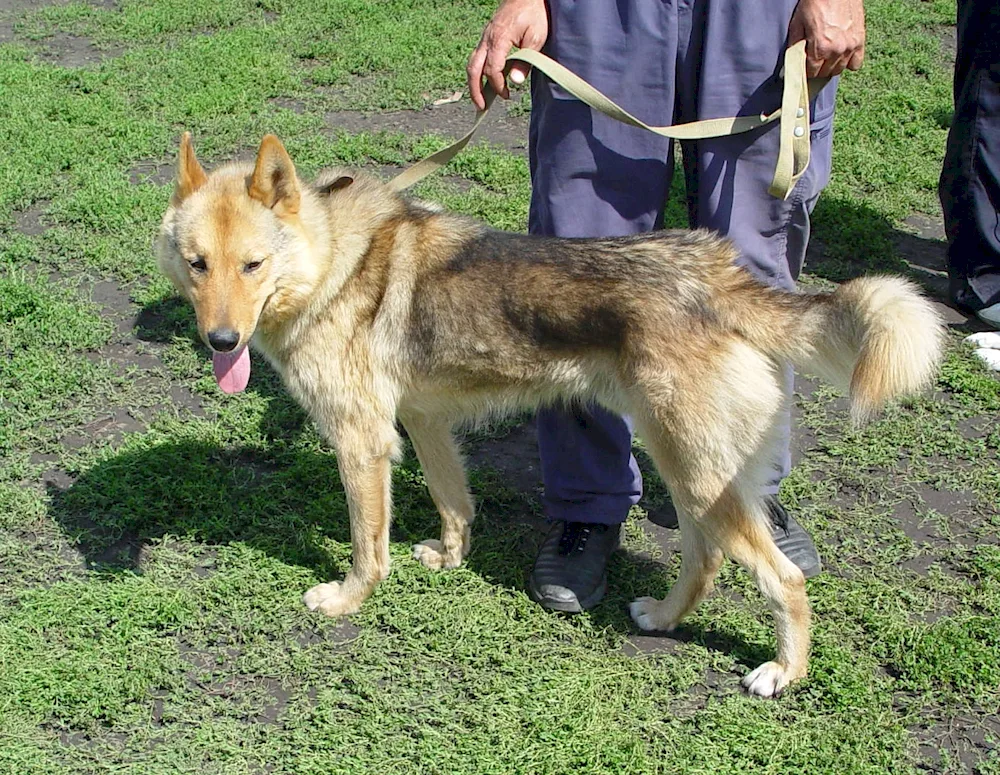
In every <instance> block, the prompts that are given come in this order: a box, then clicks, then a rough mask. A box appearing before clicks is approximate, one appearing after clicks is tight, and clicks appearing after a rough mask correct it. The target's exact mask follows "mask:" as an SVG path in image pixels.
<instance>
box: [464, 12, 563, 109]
mask: <svg viewBox="0 0 1000 775" xmlns="http://www.w3.org/2000/svg"><path fill="white" fill-rule="evenodd" d="M548 36H549V17H548V15H547V13H546V10H545V0H504V1H503V2H502V3H501V4H500V7H499V8H497V11H496V13H495V14H493V18H492V19H491V20H490V23H489V24H487V25H486V29H485V30H483V36H482V38H480V39H479V45H478V46H476V50H475V51H473V52H472V56H470V57H469V65H468V67H466V68H465V72H466V73H467V75H468V77H469V96H470V97H472V101H473V103H475V105H476V107H477V108H479V109H480V110H482V109H483V108H484V107H486V100H485V99H484V98H483V78H484V77H485V78H486V80H487V81H489V83H490V85H491V86H492V87H493V89H494V91H496V93H497V94H499V95H500V96H501V97H503V98H504V99H507V98H509V97H510V93H509V92H508V91H507V83H506V81H505V80H504V77H503V68H504V63H505V62H506V60H507V54H509V53H510V50H511V48H513V47H514V46H517V47H518V48H530V49H534V50H535V51H539V50H541V48H542V46H543V45H544V44H545V39H546V38H547V37H548ZM530 69H531V66H530V65H526V64H524V63H523V62H515V63H514V64H513V65H512V66H511V68H510V79H511V81H513V82H514V83H523V82H524V79H525V77H526V76H527V74H528V70H530Z"/></svg>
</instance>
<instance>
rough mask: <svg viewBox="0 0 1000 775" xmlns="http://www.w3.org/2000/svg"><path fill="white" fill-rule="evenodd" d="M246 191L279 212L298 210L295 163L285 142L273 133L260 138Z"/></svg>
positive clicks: (298, 191) (297, 185) (285, 213)
mask: <svg viewBox="0 0 1000 775" xmlns="http://www.w3.org/2000/svg"><path fill="white" fill-rule="evenodd" d="M247 193H248V194H249V195H250V198H251V199H256V200H257V201H258V202H260V203H261V204H262V205H264V207H268V208H270V209H272V210H274V211H275V212H276V213H277V214H278V215H279V216H280V215H294V214H295V213H297V212H298V211H299V203H300V201H301V196H302V195H301V192H300V189H299V179H298V178H297V177H296V175H295V165H294V164H292V159H291V157H290V156H289V155H288V151H286V150H285V146H283V145H282V144H281V141H280V140H279V139H278V138H277V137H275V136H274V135H267V136H265V137H264V139H263V140H261V143H260V149H259V150H258V151H257V164H256V166H255V167H254V170H253V175H252V176H251V177H250V183H249V185H248V186H247Z"/></svg>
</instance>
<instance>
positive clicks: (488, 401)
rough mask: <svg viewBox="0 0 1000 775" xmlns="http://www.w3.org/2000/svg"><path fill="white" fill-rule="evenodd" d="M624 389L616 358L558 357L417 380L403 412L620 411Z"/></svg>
mask: <svg viewBox="0 0 1000 775" xmlns="http://www.w3.org/2000/svg"><path fill="white" fill-rule="evenodd" d="M622 394H623V388H622V385H621V380H620V378H619V376H618V372H617V364H616V363H615V362H614V361H613V359H611V358H610V357H607V356H603V355H591V356H589V357H573V358H553V359H552V360H549V361H547V362H544V363H540V364H531V365H524V364H516V363H511V364H508V365H507V367H506V368H498V367H496V366H494V365H492V364H491V366H490V367H483V368H475V367H471V366H470V365H469V364H466V365H464V366H463V367H461V368H458V367H447V368H442V369H439V370H436V371H434V372H433V373H430V374H426V375H423V376H421V377H420V378H419V379H417V380H415V381H414V383H413V384H412V386H411V388H410V390H408V391H407V392H406V394H405V396H404V398H403V401H402V406H401V409H402V410H403V411H415V412H419V413H422V414H433V415H442V416H448V417H451V418H453V419H454V420H456V421H459V420H474V419H478V418H482V417H487V416H495V415H503V414H509V413H512V412H517V411H523V410H525V409H534V408H536V407H538V406H540V405H546V404H554V403H559V402H565V401H572V400H581V401H585V402H586V401H597V402H598V403H601V404H604V405H605V406H608V407H610V408H613V409H617V410H619V411H620V407H621V406H622V405H623V403H624V401H623V395H622Z"/></svg>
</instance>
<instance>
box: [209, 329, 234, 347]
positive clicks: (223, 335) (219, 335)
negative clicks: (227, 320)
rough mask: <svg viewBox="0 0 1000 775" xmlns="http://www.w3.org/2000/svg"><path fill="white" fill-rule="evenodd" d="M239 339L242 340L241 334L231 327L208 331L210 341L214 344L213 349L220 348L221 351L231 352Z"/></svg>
mask: <svg viewBox="0 0 1000 775" xmlns="http://www.w3.org/2000/svg"><path fill="white" fill-rule="evenodd" d="M238 341H240V335H239V334H238V333H236V332H235V331H232V330H230V329H226V328H222V329H219V330H218V331H209V332H208V343H209V344H210V345H212V349H214V350H218V351H219V352H220V353H227V352H229V351H230V350H232V349H233V348H234V347H235V346H236V343H237V342H238Z"/></svg>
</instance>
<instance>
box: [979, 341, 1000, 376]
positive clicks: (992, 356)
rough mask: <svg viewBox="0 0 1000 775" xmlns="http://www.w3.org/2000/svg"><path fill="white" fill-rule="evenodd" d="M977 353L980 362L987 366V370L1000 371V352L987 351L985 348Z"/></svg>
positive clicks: (981, 348)
mask: <svg viewBox="0 0 1000 775" xmlns="http://www.w3.org/2000/svg"><path fill="white" fill-rule="evenodd" d="M975 353H976V355H977V356H978V357H979V360H981V361H982V362H983V363H985V364H986V368H988V369H992V370H993V371H1000V350H987V349H986V348H985V347H980V348H978V349H977V350H975Z"/></svg>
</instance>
